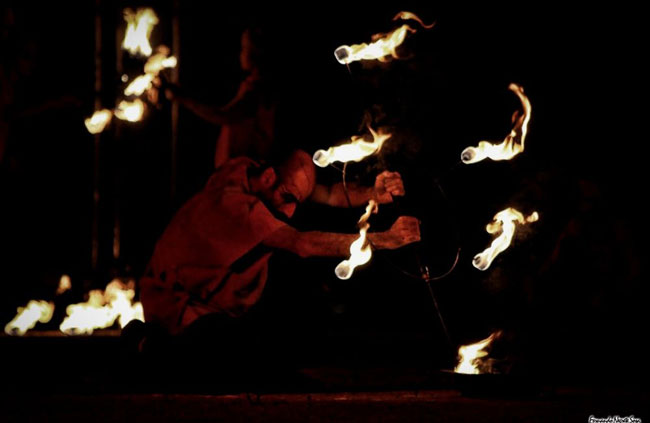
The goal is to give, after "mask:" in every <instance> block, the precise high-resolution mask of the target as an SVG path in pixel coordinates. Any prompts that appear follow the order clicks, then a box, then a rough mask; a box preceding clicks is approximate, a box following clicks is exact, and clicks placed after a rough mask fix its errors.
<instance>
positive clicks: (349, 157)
mask: <svg viewBox="0 0 650 423" xmlns="http://www.w3.org/2000/svg"><path fill="white" fill-rule="evenodd" d="M368 129H369V130H370V133H371V134H372V138H373V140H372V142H368V141H365V140H364V139H363V137H362V136H356V135H355V136H353V137H352V138H351V139H350V143H348V144H342V145H337V146H335V147H330V148H328V149H327V150H318V151H316V152H315V153H314V157H313V160H314V163H315V164H316V165H317V166H320V167H326V166H327V165H329V164H330V163H333V162H343V163H345V162H351V161H353V162H360V161H361V160H363V159H364V158H366V157H368V156H370V155H371V154H374V153H376V152H378V151H379V150H380V149H381V147H382V145H383V144H384V142H386V140H388V139H389V138H390V137H391V136H392V135H391V134H383V133H377V132H375V131H373V129H372V128H371V127H370V126H368Z"/></svg>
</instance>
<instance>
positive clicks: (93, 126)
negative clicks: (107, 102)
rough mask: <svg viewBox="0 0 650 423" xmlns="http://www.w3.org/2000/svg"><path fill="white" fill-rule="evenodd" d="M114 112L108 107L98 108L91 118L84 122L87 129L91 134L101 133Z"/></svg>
mask: <svg viewBox="0 0 650 423" xmlns="http://www.w3.org/2000/svg"><path fill="white" fill-rule="evenodd" d="M112 116H113V112H111V111H110V110H108V109H103V110H98V111H96V112H95V113H93V115H92V116H91V117H89V118H86V120H85V121H84V123H85V124H86V129H88V132H90V133H91V134H99V133H100V132H102V131H103V130H104V128H106V125H108V124H109V122H110V121H111V117H112Z"/></svg>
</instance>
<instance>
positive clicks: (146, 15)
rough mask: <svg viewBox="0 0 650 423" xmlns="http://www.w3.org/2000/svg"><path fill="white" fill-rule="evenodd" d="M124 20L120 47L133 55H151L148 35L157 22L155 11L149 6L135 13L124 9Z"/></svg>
mask: <svg viewBox="0 0 650 423" xmlns="http://www.w3.org/2000/svg"><path fill="white" fill-rule="evenodd" d="M124 20H125V21H126V25H127V26H126V34H125V35H124V41H123V42H122V48H123V49H124V50H128V51H129V53H131V54H134V55H135V54H141V55H143V56H151V52H152V50H151V45H150V44H149V36H150V35H151V31H152V30H153V27H154V25H156V24H157V23H158V16H156V13H155V12H154V11H153V9H150V8H145V9H138V10H137V12H135V13H134V12H133V10H131V9H124Z"/></svg>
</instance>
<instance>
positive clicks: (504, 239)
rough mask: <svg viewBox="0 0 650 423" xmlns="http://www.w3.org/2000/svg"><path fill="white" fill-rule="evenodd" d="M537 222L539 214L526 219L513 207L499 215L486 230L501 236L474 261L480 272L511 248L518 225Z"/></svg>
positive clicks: (535, 213)
mask: <svg viewBox="0 0 650 423" xmlns="http://www.w3.org/2000/svg"><path fill="white" fill-rule="evenodd" d="M537 220H539V214H538V213H537V212H533V213H532V214H531V215H530V216H528V217H526V218H524V215H523V214H521V213H520V212H519V211H517V210H515V209H513V208H512V207H509V208H507V209H505V210H502V211H500V212H499V213H497V214H496V215H495V216H494V218H493V221H492V222H490V223H488V225H487V226H486V227H485V229H486V230H487V231H488V233H490V234H497V233H500V235H499V236H498V237H497V238H495V239H494V241H492V244H491V245H490V247H489V248H487V249H486V250H485V251H483V252H482V253H479V254H477V255H476V256H474V260H472V264H473V265H474V267H476V268H477V269H479V270H486V269H487V268H488V267H490V264H491V263H492V261H493V260H494V259H495V258H496V257H497V256H498V255H499V254H501V253H502V252H503V251H505V250H506V248H508V247H509V246H510V243H511V242H512V238H513V236H514V233H515V224H516V223H519V224H520V225H523V224H525V223H532V222H536V221H537Z"/></svg>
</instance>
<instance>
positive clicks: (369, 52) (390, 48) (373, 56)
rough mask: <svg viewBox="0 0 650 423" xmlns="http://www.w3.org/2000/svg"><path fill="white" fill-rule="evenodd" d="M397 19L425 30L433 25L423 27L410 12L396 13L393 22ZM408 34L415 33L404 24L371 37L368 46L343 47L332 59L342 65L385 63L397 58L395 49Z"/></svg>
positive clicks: (420, 21) (337, 50)
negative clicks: (372, 62) (389, 57)
mask: <svg viewBox="0 0 650 423" xmlns="http://www.w3.org/2000/svg"><path fill="white" fill-rule="evenodd" d="M398 19H402V20H415V21H417V22H418V23H420V24H421V25H422V26H423V27H424V28H427V29H429V28H433V25H434V24H431V25H425V24H424V23H423V22H422V20H420V18H418V17H417V16H416V15H415V14H413V13H411V12H400V13H398V14H397V15H395V17H394V18H393V20H398ZM409 32H416V30H415V29H413V28H411V27H410V26H408V25H406V24H404V25H402V26H400V27H399V28H397V29H395V30H393V31H391V32H389V33H386V34H375V35H373V36H372V38H371V39H372V42H371V43H370V44H367V43H361V44H354V45H351V46H347V45H343V46H341V47H339V48H337V49H336V50H335V51H334V57H336V60H337V61H338V62H339V63H340V64H342V65H347V64H350V63H352V62H356V61H359V60H379V61H380V62H385V61H387V60H388V59H387V57H388V56H391V57H393V58H395V59H398V58H399V56H398V55H397V52H396V50H397V47H399V46H400V45H402V43H403V42H404V40H405V39H406V34H407V33H409Z"/></svg>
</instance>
